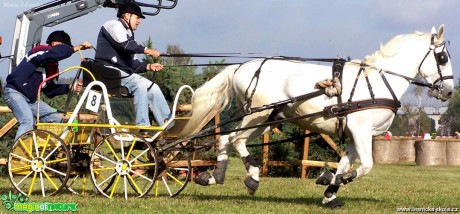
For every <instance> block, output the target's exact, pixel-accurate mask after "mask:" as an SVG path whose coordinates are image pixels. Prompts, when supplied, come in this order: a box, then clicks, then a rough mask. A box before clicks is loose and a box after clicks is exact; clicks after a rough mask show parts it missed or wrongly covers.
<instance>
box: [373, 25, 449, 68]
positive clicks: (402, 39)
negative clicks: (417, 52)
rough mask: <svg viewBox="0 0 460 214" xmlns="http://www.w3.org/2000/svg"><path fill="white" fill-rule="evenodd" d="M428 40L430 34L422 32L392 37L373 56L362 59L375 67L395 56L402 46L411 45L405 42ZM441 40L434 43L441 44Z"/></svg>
mask: <svg viewBox="0 0 460 214" xmlns="http://www.w3.org/2000/svg"><path fill="white" fill-rule="evenodd" d="M414 39H415V40H428V41H429V39H431V33H423V32H418V31H416V32H414V33H412V34H402V35H398V36H395V37H393V38H392V39H391V40H390V41H389V42H387V43H386V44H380V49H379V50H377V51H375V52H374V53H373V54H371V55H368V56H366V57H365V59H364V63H365V64H368V65H376V64H378V63H379V61H381V60H385V59H388V58H391V57H393V56H395V55H396V54H397V53H398V52H399V50H400V49H401V48H402V45H407V44H413V43H408V42H407V41H413V40H414ZM442 41H443V39H441V40H439V41H435V42H436V43H437V44H439V43H441V42H442Z"/></svg>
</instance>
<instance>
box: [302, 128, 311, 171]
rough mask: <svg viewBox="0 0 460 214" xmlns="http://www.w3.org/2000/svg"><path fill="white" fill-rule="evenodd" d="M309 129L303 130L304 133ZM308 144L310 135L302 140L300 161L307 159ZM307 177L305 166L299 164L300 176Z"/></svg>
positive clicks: (307, 132)
mask: <svg viewBox="0 0 460 214" xmlns="http://www.w3.org/2000/svg"><path fill="white" fill-rule="evenodd" d="M309 133H310V131H309V130H305V134H309ZM309 146H310V137H306V138H305V139H304V140H303V153H302V161H304V160H308V149H309ZM306 177H307V166H304V165H301V166H300V178H301V179H304V178H306Z"/></svg>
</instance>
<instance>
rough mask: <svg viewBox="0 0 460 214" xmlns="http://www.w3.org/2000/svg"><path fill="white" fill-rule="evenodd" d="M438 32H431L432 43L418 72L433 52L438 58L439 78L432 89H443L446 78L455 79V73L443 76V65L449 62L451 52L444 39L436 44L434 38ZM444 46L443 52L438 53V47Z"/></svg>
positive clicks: (436, 58) (432, 85) (435, 57)
mask: <svg viewBox="0 0 460 214" xmlns="http://www.w3.org/2000/svg"><path fill="white" fill-rule="evenodd" d="M436 35H437V34H431V44H430V49H429V50H428V51H427V52H426V54H425V57H424V58H423V60H422V62H421V63H420V65H419V67H418V72H419V73H421V72H420V68H421V67H422V65H423V63H424V62H425V59H426V58H427V57H428V55H429V54H430V53H433V56H434V59H435V60H436V67H437V69H438V74H439V78H438V79H436V80H435V81H434V82H433V83H432V84H431V87H430V89H431V90H438V91H441V90H442V89H443V88H444V80H447V79H454V76H453V75H449V76H442V72H441V66H445V65H446V63H447V62H449V58H450V54H449V51H448V50H447V48H446V41H443V42H441V43H439V44H437V45H435V44H434V38H435V37H436ZM440 47H442V51H441V52H437V53H436V49H437V48H440Z"/></svg>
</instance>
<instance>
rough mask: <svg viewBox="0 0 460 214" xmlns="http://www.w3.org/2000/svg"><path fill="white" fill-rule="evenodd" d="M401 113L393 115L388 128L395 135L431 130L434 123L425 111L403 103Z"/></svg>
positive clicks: (416, 133)
mask: <svg viewBox="0 0 460 214" xmlns="http://www.w3.org/2000/svg"><path fill="white" fill-rule="evenodd" d="M401 110H402V111H403V112H404V113H403V114H401V115H395V118H394V120H393V123H392V124H391V126H390V128H389V129H388V130H389V131H390V132H391V133H392V134H393V135H395V136H405V135H406V136H407V135H420V134H421V133H425V132H430V133H431V132H433V129H434V124H433V122H432V119H431V118H430V117H428V115H427V114H426V112H425V111H423V110H420V111H419V110H418V108H417V109H416V108H414V106H411V105H409V104H403V105H402V106H401Z"/></svg>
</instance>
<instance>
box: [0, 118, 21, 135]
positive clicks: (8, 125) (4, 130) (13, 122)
mask: <svg viewBox="0 0 460 214" xmlns="http://www.w3.org/2000/svg"><path fill="white" fill-rule="evenodd" d="M17 122H18V120H16V117H13V119H11V120H10V121H9V122H8V123H6V124H5V125H4V126H3V127H2V129H0V137H3V135H5V134H6V133H7V132H8V131H9V130H10V129H11V128H12V127H13V126H14V125H16V123H17Z"/></svg>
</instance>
